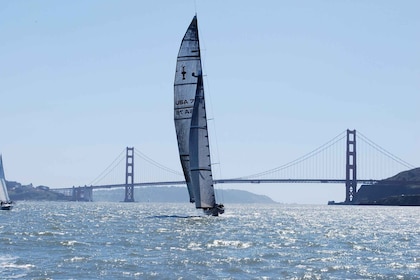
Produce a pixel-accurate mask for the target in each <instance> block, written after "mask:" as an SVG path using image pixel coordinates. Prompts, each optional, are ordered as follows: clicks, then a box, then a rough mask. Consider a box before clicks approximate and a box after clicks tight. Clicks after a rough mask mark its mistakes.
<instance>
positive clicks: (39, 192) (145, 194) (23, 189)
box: [7, 181, 277, 204]
mask: <svg viewBox="0 0 420 280" xmlns="http://www.w3.org/2000/svg"><path fill="white" fill-rule="evenodd" d="M7 188H8V192H9V196H10V199H12V200H13V201H19V200H37V201H42V200H44V201H70V200H71V198H70V197H68V196H65V195H63V194H61V193H57V192H54V191H51V190H50V188H49V187H47V186H37V187H34V186H33V185H32V184H30V185H22V184H20V183H19V182H15V181H7ZM216 195H217V197H218V198H220V199H221V200H222V201H223V202H224V203H247V204H250V203H265V204H270V203H277V202H275V201H274V200H272V199H271V198H270V197H268V196H265V195H258V194H254V193H251V192H248V191H243V190H233V189H226V190H224V189H223V190H216ZM134 196H135V197H134V198H135V201H136V202H180V203H182V202H188V194H187V190H186V188H183V187H175V186H172V187H142V188H136V189H135V191H134ZM123 199H124V189H123V188H121V189H111V190H95V191H94V194H93V201H109V202H112V201H114V202H119V201H122V200H123Z"/></svg>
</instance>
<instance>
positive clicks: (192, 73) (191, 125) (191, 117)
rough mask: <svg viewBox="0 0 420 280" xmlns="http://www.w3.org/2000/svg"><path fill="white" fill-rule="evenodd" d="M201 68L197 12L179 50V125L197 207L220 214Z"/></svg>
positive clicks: (176, 90) (185, 167)
mask: <svg viewBox="0 0 420 280" xmlns="http://www.w3.org/2000/svg"><path fill="white" fill-rule="evenodd" d="M201 69H202V68H201V56H200V44H199V40H198V27H197V17H196V16H195V17H194V18H193V20H192V21H191V24H190V26H189V27H188V29H187V32H186V33H185V36H184V38H183V40H182V43H181V47H180V50H179V53H178V60H177V65H176V72H175V84H174V96H175V116H174V118H175V129H176V135H177V139H178V148H179V155H180V158H181V164H182V169H183V171H184V176H185V180H186V182H187V186H188V192H189V195H190V201H191V202H195V207H196V208H201V209H204V210H205V212H206V213H207V214H211V215H214V216H217V215H218V214H222V213H223V212H224V207H223V205H221V204H220V205H219V204H216V199H215V195H214V187H213V177H212V171H211V159H210V147H209V138H208V130H207V117H206V106H205V100H204V87H203V77H202V71H201Z"/></svg>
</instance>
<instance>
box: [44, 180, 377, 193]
mask: <svg viewBox="0 0 420 280" xmlns="http://www.w3.org/2000/svg"><path fill="white" fill-rule="evenodd" d="M379 181H380V180H374V179H363V180H357V183H358V184H375V183H377V182H379ZM345 182H346V180H345V179H217V180H214V183H215V184H267V183H269V184H276V183H319V184H326V183H329V184H344V183H345ZM185 184H186V183H185V181H166V182H144V183H134V184H133V185H134V186H135V187H146V186H173V185H185ZM84 187H90V188H92V189H93V190H98V189H112V188H123V187H125V184H110V185H97V186H84ZM71 189H73V188H55V189H51V190H53V191H65V190H71Z"/></svg>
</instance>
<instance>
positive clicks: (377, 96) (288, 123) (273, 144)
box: [0, 0, 420, 203]
mask: <svg viewBox="0 0 420 280" xmlns="http://www.w3.org/2000/svg"><path fill="white" fill-rule="evenodd" d="M419 11H420V2H419V1H415V0H413V1H382V0H381V1H361V0H359V1H357V0H355V1H274V0H273V1H220V0H218V1H198V0H197V1H192V0H189V1H169V0H168V1H134V0H132V1H128V0H127V1H104V0H97V1H94V0H92V1H81V0H80V1H78V0H71V1H52V0H50V1H48V0H42V1H41V0H28V1H19V0H3V1H0V40H1V41H0V108H1V110H0V122H1V123H0V127H1V137H0V153H2V154H3V161H4V165H5V172H6V178H7V179H9V180H16V181H20V182H22V183H24V184H29V183H33V184H34V185H41V184H43V185H47V186H51V187H68V186H73V185H83V184H87V183H89V182H91V181H92V180H93V179H94V178H95V177H96V176H97V175H99V173H100V172H102V171H103V169H104V168H105V167H106V166H107V165H108V164H109V163H111V161H112V160H113V159H114V158H115V157H116V156H117V155H118V154H119V152H120V151H121V150H122V149H124V147H126V146H135V147H136V148H137V149H139V150H141V151H143V152H144V153H145V154H147V155H148V156H150V157H151V158H153V159H154V160H156V161H158V162H160V163H162V164H164V165H166V166H168V167H171V168H173V169H179V170H180V164H179V160H178V155H177V145H176V137H175V129H174V124H173V79H174V71H175V63H176V55H177V53H178V49H179V44H180V40H181V38H182V36H183V35H184V33H185V30H186V28H187V26H188V24H189V23H190V21H191V19H192V17H193V16H194V14H195V13H196V12H197V14H198V20H199V28H200V39H201V47H202V51H203V52H202V55H203V66H204V72H205V74H206V75H207V77H206V81H205V88H206V94H207V95H208V96H209V98H208V102H207V103H208V107H209V109H210V110H209V115H210V117H211V118H214V124H215V131H216V135H217V150H218V156H217V157H218V159H216V160H220V162H221V167H222V176H223V177H237V176H241V175H247V174H252V173H257V172H260V171H264V170H267V169H271V168H273V167H276V166H279V165H282V164H284V163H287V162H290V161H292V160H294V159H296V158H298V157H300V156H302V155H303V154H305V153H307V152H309V151H311V150H313V149H314V148H316V147H318V146H319V145H321V144H323V143H325V142H326V141H328V140H329V139H331V138H333V137H334V136H336V135H337V134H339V133H340V132H342V131H344V130H345V129H347V128H349V129H357V130H358V131H361V132H362V133H363V134H364V135H366V136H368V137H369V138H370V139H371V140H373V141H375V142H376V143H378V144H380V145H381V146H382V147H384V148H386V149H387V150H389V151H390V152H392V153H393V154H395V155H397V156H399V157H400V158H402V159H404V160H405V161H407V162H409V163H411V164H413V165H415V166H420V148H419V144H420V129H419V128H420V122H419V120H420V52H419V50H420V17H419ZM214 138H215V137H213V138H212V139H213V143H214V142H215V140H214ZM212 139H211V141H212ZM213 145H214V144H213ZM236 187H238V186H236ZM244 189H246V190H251V191H255V192H257V193H263V194H268V195H270V196H271V197H273V198H274V199H276V200H277V201H282V202H298V203H325V202H326V201H327V200H329V199H335V200H338V201H342V200H343V199H344V187H343V186H328V185H327V186H324V187H322V188H318V187H317V188H315V187H313V186H310V185H306V186H297V185H296V186H293V188H286V187H285V186H279V187H275V186H273V185H266V186H262V185H258V186H244ZM297 194H303V196H302V197H301V198H297V197H296V195H297Z"/></svg>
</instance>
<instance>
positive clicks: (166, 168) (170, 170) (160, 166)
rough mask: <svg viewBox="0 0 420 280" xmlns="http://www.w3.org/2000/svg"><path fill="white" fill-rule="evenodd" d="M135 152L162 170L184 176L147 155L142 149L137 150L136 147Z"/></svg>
mask: <svg viewBox="0 0 420 280" xmlns="http://www.w3.org/2000/svg"><path fill="white" fill-rule="evenodd" d="M134 153H135V154H136V155H137V156H139V157H140V158H142V159H143V160H145V161H147V162H148V163H150V164H152V165H153V166H155V167H158V168H160V169H161V170H164V171H166V172H169V173H172V174H175V175H179V176H184V175H183V174H182V173H181V172H179V171H176V170H173V169H171V168H169V167H166V166H164V165H163V164H160V163H159V162H157V161H155V160H153V159H151V158H150V157H148V156H147V155H145V154H144V153H142V152H141V151H139V150H137V149H136V148H134Z"/></svg>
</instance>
